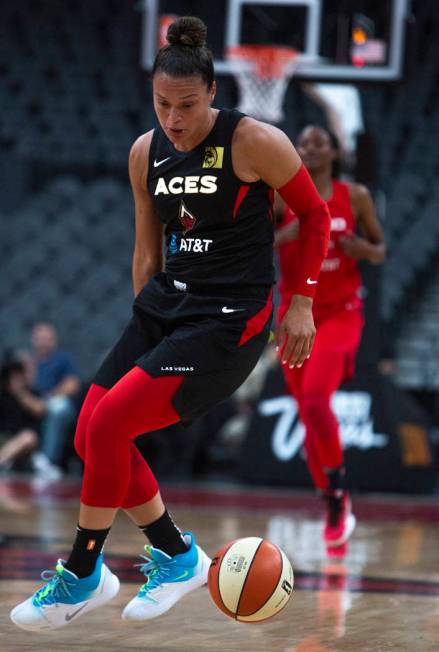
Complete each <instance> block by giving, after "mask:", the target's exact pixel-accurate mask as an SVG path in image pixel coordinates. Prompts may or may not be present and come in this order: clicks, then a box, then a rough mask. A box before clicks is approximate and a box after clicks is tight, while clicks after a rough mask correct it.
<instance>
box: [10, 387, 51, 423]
mask: <svg viewBox="0 0 439 652" xmlns="http://www.w3.org/2000/svg"><path fill="white" fill-rule="evenodd" d="M17 399H18V400H19V401H20V403H21V405H22V406H23V407H24V409H25V410H27V411H28V412H30V413H31V414H32V415H33V416H34V417H37V418H38V419H40V418H41V417H43V416H44V415H45V414H46V404H45V402H44V401H43V400H42V399H40V398H38V396H35V395H34V394H32V393H31V392H30V391H29V390H27V389H24V390H23V391H22V392H20V394H17Z"/></svg>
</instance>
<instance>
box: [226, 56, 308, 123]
mask: <svg viewBox="0 0 439 652" xmlns="http://www.w3.org/2000/svg"><path fill="white" fill-rule="evenodd" d="M299 55H300V52H298V51H297V50H295V49H294V48H290V47H280V46H272V45H237V46H233V47H230V48H229V49H228V51H227V59H228V61H229V62H230V63H231V65H232V71H233V74H234V75H235V78H236V82H237V84H238V88H239V92H240V102H239V105H238V107H237V108H238V109H239V111H242V112H243V113H247V114H248V115H251V116H252V117H253V118H257V119H260V120H266V121H267V122H280V121H281V120H282V119H283V117H284V114H283V111H282V102H283V99H284V95H285V92H286V90H287V86H288V82H289V81H290V78H291V76H292V75H293V73H294V71H295V69H296V67H297V64H298V62H299Z"/></svg>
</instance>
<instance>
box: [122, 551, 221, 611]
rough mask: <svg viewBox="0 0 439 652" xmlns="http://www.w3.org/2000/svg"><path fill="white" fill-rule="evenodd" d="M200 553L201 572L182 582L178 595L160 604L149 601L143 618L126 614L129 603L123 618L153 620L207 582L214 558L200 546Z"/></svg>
mask: <svg viewBox="0 0 439 652" xmlns="http://www.w3.org/2000/svg"><path fill="white" fill-rule="evenodd" d="M197 548H198V546H197ZM198 554H199V555H200V558H201V562H202V565H201V572H200V573H199V574H197V575H196V576H195V577H192V578H191V579H190V580H187V581H186V582H181V584H180V587H179V588H180V591H181V592H180V593H179V594H178V595H176V596H172V597H170V598H169V599H168V600H167V601H166V602H163V603H162V604H159V605H153V604H150V603H148V609H145V615H142V617H141V618H133V617H132V616H128V615H126V609H127V607H128V605H127V607H125V609H124V610H123V612H122V614H121V618H122V620H136V621H141V620H152V619H153V618H157V617H158V616H162V615H163V614H164V613H166V612H167V611H169V609H171V608H172V607H173V606H174V604H176V603H177V602H178V601H179V600H181V598H184V596H185V595H187V594H188V593H190V592H191V591H194V590H195V589H199V588H200V587H201V586H204V585H205V584H207V575H208V572H209V567H210V564H211V561H212V560H211V559H210V557H208V556H207V555H206V553H205V552H204V550H201V548H198ZM128 604H130V603H128Z"/></svg>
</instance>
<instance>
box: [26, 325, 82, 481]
mask: <svg viewBox="0 0 439 652" xmlns="http://www.w3.org/2000/svg"><path fill="white" fill-rule="evenodd" d="M32 349H33V360H34V364H35V370H36V375H35V382H34V387H35V389H36V390H37V392H38V393H39V394H40V395H41V397H42V398H43V399H44V401H45V404H46V415H45V417H44V419H43V422H42V424H41V450H40V451H39V452H38V453H36V454H35V455H34V466H35V469H36V470H37V471H40V472H43V473H44V472H46V471H48V472H49V473H50V474H51V475H52V477H53V478H54V477H55V475H56V474H57V475H59V476H61V475H62V471H61V468H60V464H61V462H62V459H63V455H64V449H65V445H66V443H67V441H68V438H69V437H70V436H71V435H72V425H73V422H74V420H75V417H76V413H77V409H76V406H75V402H74V397H75V395H76V394H77V393H78V391H79V389H80V379H79V373H78V370H77V367H76V365H75V364H74V362H73V359H72V356H71V355H70V354H69V353H66V352H65V351H61V350H60V349H59V348H58V334H57V331H56V329H55V327H54V326H53V324H50V323H45V322H40V323H37V324H35V326H34V327H33V329H32Z"/></svg>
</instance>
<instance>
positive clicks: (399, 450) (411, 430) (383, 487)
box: [239, 366, 437, 493]
mask: <svg viewBox="0 0 439 652" xmlns="http://www.w3.org/2000/svg"><path fill="white" fill-rule="evenodd" d="M333 408H334V411H335V413H336V415H337V418H338V420H339V423H340V431H341V437H342V440H343V447H344V450H345V461H346V468H347V476H348V482H349V486H350V487H351V488H352V489H356V490H359V491H396V492H409V493H430V492H432V491H433V490H434V487H435V483H436V479H437V471H436V469H435V465H434V459H433V451H432V447H431V444H430V441H429V436H428V421H427V418H426V416H425V414H424V413H423V411H422V410H421V409H420V408H419V407H418V406H417V405H416V404H415V403H414V401H413V399H411V397H409V396H407V395H405V394H404V393H403V392H402V391H400V390H399V389H398V388H397V387H395V386H394V385H393V384H392V383H391V382H390V381H389V380H388V379H387V378H385V377H383V376H381V375H379V374H378V373H377V372H376V373H372V374H370V375H368V376H359V377H358V378H356V379H355V380H354V381H352V382H351V383H349V384H348V385H345V386H343V387H342V388H341V390H340V391H338V392H337V393H336V394H335V395H334V398H333ZM304 435H305V429H304V427H303V424H302V423H301V421H300V420H299V418H298V414H297V406H296V402H295V400H294V399H293V398H292V397H291V396H289V395H288V394H287V392H286V390H285V385H284V381H283V376H282V372H281V369H280V368H279V366H276V367H274V368H272V369H271V370H270V371H269V373H268V374H267V377H266V381H265V384H264V387H263V389H262V392H261V396H260V398H259V400H258V402H257V404H256V406H255V410H254V413H253V417H252V420H251V422H250V426H249V429H248V433H247V437H246V439H245V441H244V443H243V450H242V454H241V456H240V467H239V475H240V479H241V480H243V481H244V482H247V483H251V484H269V485H283V486H285V485H287V486H292V487H293V486H294V487H310V486H312V484H311V479H310V476H309V473H308V470H307V467H306V463H305V458H304V455H305V453H304V449H303V441H304Z"/></svg>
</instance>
